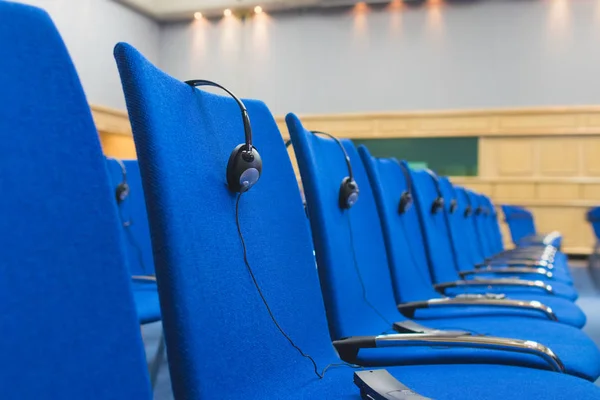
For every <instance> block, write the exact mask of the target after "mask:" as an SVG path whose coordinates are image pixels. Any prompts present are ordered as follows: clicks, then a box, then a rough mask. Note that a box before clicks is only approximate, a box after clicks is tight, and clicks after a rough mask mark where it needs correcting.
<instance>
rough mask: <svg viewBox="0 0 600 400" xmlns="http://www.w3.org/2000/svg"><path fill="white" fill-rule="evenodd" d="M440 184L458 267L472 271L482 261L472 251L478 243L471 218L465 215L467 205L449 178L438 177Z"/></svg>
mask: <svg viewBox="0 0 600 400" xmlns="http://www.w3.org/2000/svg"><path fill="white" fill-rule="evenodd" d="M438 182H439V187H440V191H441V192H442V195H443V198H444V212H445V213H446V220H447V222H448V226H449V230H450V242H451V245H452V247H453V248H454V256H455V258H456V262H457V265H458V266H459V267H461V268H465V269H471V268H472V266H473V265H474V264H476V263H477V262H479V261H480V260H479V259H477V257H476V256H475V255H474V252H473V249H472V248H473V246H475V245H476V242H474V238H473V234H472V233H471V232H470V229H471V228H472V224H471V221H469V218H470V216H466V215H465V212H466V209H467V204H466V203H465V201H462V200H461V199H460V198H459V197H460V196H459V193H457V191H456V190H455V188H454V186H453V185H452V183H451V182H450V180H449V179H448V178H447V177H445V176H440V177H438ZM452 204H454V206H452Z"/></svg>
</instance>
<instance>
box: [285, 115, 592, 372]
mask: <svg viewBox="0 0 600 400" xmlns="http://www.w3.org/2000/svg"><path fill="white" fill-rule="evenodd" d="M286 122H287V125H288V129H289V132H290V137H291V139H292V142H293V144H294V152H295V154H296V157H297V160H298V167H299V170H300V174H301V177H302V184H303V188H304V193H305V196H306V200H307V206H308V214H309V216H310V222H311V227H312V233H313V238H314V243H315V252H316V257H317V265H318V269H319V275H320V278H321V286H322V289H323V297H324V300H325V307H326V309H327V315H328V317H329V326H330V332H331V337H332V339H334V340H342V339H344V338H347V337H356V336H362V335H377V334H382V333H385V332H390V331H393V329H396V330H398V331H413V330H412V328H409V327H407V326H411V325H412V324H413V322H412V321H411V320H409V319H407V318H406V317H404V316H403V315H402V314H401V313H400V312H399V311H398V309H397V308H396V307H397V301H396V300H395V297H394V290H393V284H392V281H391V276H390V275H391V274H390V266H389V263H388V258H387V256H386V248H385V243H384V239H383V234H382V228H381V224H380V218H379V215H378V211H377V206H376V202H375V198H374V196H373V193H372V191H371V189H370V186H369V179H368V177H367V172H366V171H365V168H364V167H363V165H362V163H361V159H360V157H359V155H358V152H357V150H356V148H355V147H354V146H353V144H352V142H350V141H348V140H342V141H341V143H342V144H343V148H344V150H345V152H346V154H347V156H348V159H349V162H350V165H351V169H352V175H353V178H354V180H355V181H356V183H357V184H358V187H359V188H360V195H359V198H358V201H356V203H355V204H354V205H353V206H352V207H351V208H349V209H341V208H340V203H339V201H338V200H339V193H340V182H343V181H344V178H345V177H348V176H349V174H350V171H349V169H350V168H348V166H347V165H346V161H345V158H344V154H343V153H342V150H341V149H340V145H339V144H337V143H336V142H335V141H334V140H332V139H330V138H327V137H323V136H321V135H316V134H313V133H311V132H309V131H307V130H306V129H305V128H304V127H303V126H302V124H301V122H300V120H299V119H298V118H297V117H296V116H295V115H293V114H289V115H288V116H287V117H286ZM395 208H397V204H396V205H395ZM429 255H431V254H429ZM413 275H414V274H411V273H410V272H409V273H406V274H403V275H402V276H400V273H399V272H398V273H397V274H396V279H405V280H411V279H412V277H413ZM430 292H431V286H430V287H429V293H430ZM438 297H439V296H438ZM490 308H492V307H490ZM512 311H513V310H508V311H507V312H508V313H511V312H512ZM532 314H534V318H530V316H523V317H518V316H505V317H502V318H500V317H498V316H494V315H491V316H489V317H478V318H471V317H465V318H462V317H460V316H456V315H455V316H451V318H444V317H440V318H437V319H430V320H428V321H427V324H426V326H427V328H430V329H441V330H464V331H469V332H473V333H477V334H487V335H494V336H500V337H511V338H517V339H523V340H534V341H538V342H541V343H544V344H545V345H547V346H548V347H550V348H552V349H553V350H554V351H555V352H556V354H560V357H561V358H563V361H564V363H565V365H568V367H567V370H568V371H569V372H570V373H573V374H576V375H578V376H581V377H586V378H587V379H595V377H596V375H597V374H600V365H596V363H598V362H600V352H599V351H598V349H597V348H596V346H595V345H594V344H593V342H592V341H591V340H590V339H589V337H587V336H586V335H585V334H584V333H583V332H581V331H579V330H578V329H576V328H574V327H571V326H566V325H563V324H559V323H556V322H554V321H549V320H547V317H546V316H542V317H543V318H544V319H542V318H539V314H540V313H539V312H533V313H532ZM418 329H422V328H418ZM562 346H566V347H564V348H562V349H561V347H562ZM580 346H584V347H585V348H587V349H589V351H590V352H591V354H590V358H589V359H585V360H583V359H582V358H581V356H580V354H581V353H579V354H578V355H577V356H575V355H574V354H572V352H573V351H575V349H576V348H580ZM342 357H344V354H343V353H342ZM464 359H470V360H472V362H487V363H513V365H514V364H515V363H516V364H518V365H527V366H531V367H538V368H545V367H546V366H545V365H544V364H543V363H542V364H538V363H535V362H531V363H530V361H532V360H530V359H529V358H528V357H525V358H524V359H522V358H521V356H515V354H510V353H505V352H493V351H492V352H490V351H484V352H482V351H479V350H473V349H469V348H460V347H459V348H451V349H443V350H439V349H430V348H428V349H422V348H410V349H406V348H404V349H400V348H397V349H385V350H384V349H364V350H362V351H360V352H359V353H358V354H357V355H354V354H351V355H350V356H347V357H345V360H346V361H350V362H354V363H358V364H360V365H394V364H408V363H427V362H442V361H443V362H445V363H452V362H454V363H457V362H461V360H464Z"/></svg>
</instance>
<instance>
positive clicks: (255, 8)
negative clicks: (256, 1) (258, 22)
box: [254, 6, 263, 14]
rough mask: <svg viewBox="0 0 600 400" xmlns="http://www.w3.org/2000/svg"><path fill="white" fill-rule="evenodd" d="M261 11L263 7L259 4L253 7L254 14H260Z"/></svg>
mask: <svg viewBox="0 0 600 400" xmlns="http://www.w3.org/2000/svg"><path fill="white" fill-rule="evenodd" d="M262 12H263V9H262V7H261V6H256V7H254V13H255V14H260V13H262Z"/></svg>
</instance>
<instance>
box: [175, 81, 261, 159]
mask: <svg viewBox="0 0 600 400" xmlns="http://www.w3.org/2000/svg"><path fill="white" fill-rule="evenodd" d="M185 83H187V84H188V85H190V86H191V87H193V88H195V87H198V86H212V87H216V88H219V89H221V90H223V91H225V92H227V94H228V95H230V96H231V97H232V98H233V99H234V100H235V102H236V103H237V105H238V106H239V107H240V111H241V113H242V121H243V123H244V137H245V140H246V148H245V150H246V151H248V152H250V153H251V152H252V127H251V126H250V116H249V115H248V111H247V110H246V106H245V105H244V103H243V102H242V100H240V99H239V98H238V97H237V96H236V95H235V94H233V93H232V92H231V91H229V89H227V88H225V87H224V86H221V85H219V84H218V83H216V82H213V81H209V80H206V79H192V80H189V81H185Z"/></svg>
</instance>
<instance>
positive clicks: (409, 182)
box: [394, 158, 412, 195]
mask: <svg viewBox="0 0 600 400" xmlns="http://www.w3.org/2000/svg"><path fill="white" fill-rule="evenodd" d="M394 160H395V161H396V162H397V163H398V165H399V166H400V169H401V170H402V174H404V179H405V180H406V191H407V192H408V193H409V194H410V195H412V177H411V176H410V171H409V170H408V166H407V165H406V162H405V161H398V160H396V159H395V158H394Z"/></svg>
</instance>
